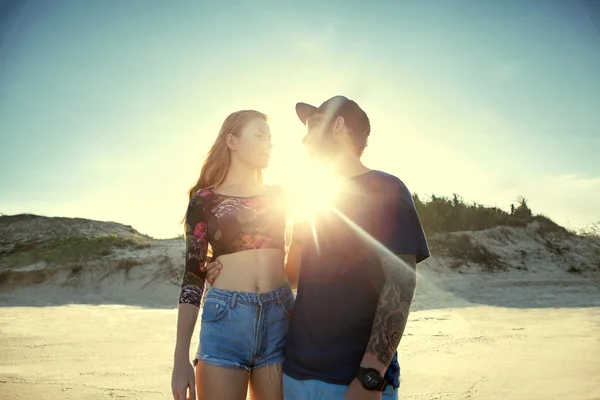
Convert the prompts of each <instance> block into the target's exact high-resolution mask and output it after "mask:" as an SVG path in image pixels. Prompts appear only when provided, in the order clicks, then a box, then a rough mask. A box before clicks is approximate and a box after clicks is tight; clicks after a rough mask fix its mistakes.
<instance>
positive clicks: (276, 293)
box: [275, 290, 282, 305]
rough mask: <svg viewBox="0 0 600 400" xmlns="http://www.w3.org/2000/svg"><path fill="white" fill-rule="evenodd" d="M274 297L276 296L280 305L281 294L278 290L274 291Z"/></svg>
mask: <svg viewBox="0 0 600 400" xmlns="http://www.w3.org/2000/svg"><path fill="white" fill-rule="evenodd" d="M275 297H276V298H277V304H278V305H281V303H282V301H281V294H280V293H279V290H276V291H275Z"/></svg>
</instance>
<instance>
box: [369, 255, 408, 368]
mask: <svg viewBox="0 0 600 400" xmlns="http://www.w3.org/2000/svg"><path fill="white" fill-rule="evenodd" d="M380 263H381V269H382V270H383V273H384V276H385V283H384V284H383V288H382V290H381V295H380V296H379V303H378V305H377V311H376V312H375V316H374V319H373V329H372V330H371V338H370V339H369V344H368V346H367V351H366V352H365V355H364V357H363V360H362V363H361V366H363V367H370V368H375V369H377V370H379V372H380V373H381V374H382V375H383V374H384V373H385V370H386V369H387V367H388V366H389V364H390V362H391V361H392V358H393V357H394V353H395V352H396V348H397V347H398V345H399V344H400V339H402V334H403V333H404V328H405V326H406V321H407V320H408V313H409V310H410V305H411V303H412V299H413V295H414V293H415V287H416V282H417V280H416V275H415V268H416V256H414V255H412V254H400V255H398V256H393V255H391V254H390V255H384V256H382V257H381V258H380Z"/></svg>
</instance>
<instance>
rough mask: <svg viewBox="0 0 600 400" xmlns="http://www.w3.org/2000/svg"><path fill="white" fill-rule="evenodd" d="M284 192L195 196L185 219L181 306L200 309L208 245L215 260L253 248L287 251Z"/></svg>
mask: <svg viewBox="0 0 600 400" xmlns="http://www.w3.org/2000/svg"><path fill="white" fill-rule="evenodd" d="M281 193H282V192H281V190H278V189H277V188H275V187H271V188H269V191H268V192H267V193H266V194H264V195H261V196H253V197H233V196H225V195H221V194H218V193H215V192H214V191H212V190H210V189H203V190H200V191H198V192H196V193H194V194H193V195H192V197H191V199H190V201H189V204H188V209H187V213H186V217H185V240H186V250H185V268H184V273H183V277H182V280H181V292H180V294H179V304H181V303H187V304H193V305H195V306H197V307H200V302H201V299H202V293H203V291H204V282H205V278H206V272H201V271H200V267H201V266H202V265H203V264H204V262H205V261H206V256H207V253H208V246H209V245H210V247H211V249H212V257H213V259H216V258H217V257H219V256H221V255H224V254H231V253H235V252H239V251H244V250H253V249H280V250H282V251H285V212H284V205H283V203H284V201H282V197H281Z"/></svg>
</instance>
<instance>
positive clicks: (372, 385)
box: [356, 367, 388, 392]
mask: <svg viewBox="0 0 600 400" xmlns="http://www.w3.org/2000/svg"><path fill="white" fill-rule="evenodd" d="M356 379H358V380H359V381H360V383H361V384H362V386H363V387H364V388H365V389H367V390H377V391H379V392H383V391H384V390H385V388H386V387H387V385H388V383H387V381H386V380H385V379H384V378H383V377H382V376H381V374H380V373H379V371H377V370H376V369H375V368H363V367H359V368H358V372H357V373H356Z"/></svg>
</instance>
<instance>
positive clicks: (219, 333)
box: [196, 284, 294, 371]
mask: <svg viewBox="0 0 600 400" xmlns="http://www.w3.org/2000/svg"><path fill="white" fill-rule="evenodd" d="M293 307H294V294H293V293H292V289H291V287H290V285H289V284H286V285H284V286H281V287H280V288H278V289H275V290H273V291H270V292H266V293H251V292H235V291H229V290H222V289H215V288H211V289H210V290H209V291H208V293H207V294H206V298H205V299H204V305H203V307H202V317H201V323H200V343H199V345H198V353H197V354H196V359H198V360H200V361H202V362H205V363H207V364H211V365H216V366H218V367H225V368H235V369H243V370H247V371H252V369H254V368H260V367H264V366H266V365H271V364H280V363H282V362H283V345H284V342H285V337H286V335H287V331H288V325H289V321H290V316H291V312H292V308H293Z"/></svg>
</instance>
